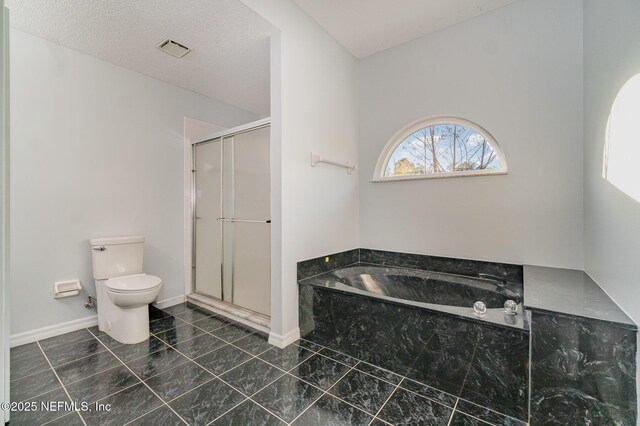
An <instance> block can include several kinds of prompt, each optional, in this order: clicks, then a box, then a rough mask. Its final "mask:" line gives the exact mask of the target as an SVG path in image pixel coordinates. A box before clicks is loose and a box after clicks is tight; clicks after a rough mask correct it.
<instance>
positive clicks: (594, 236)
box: [584, 0, 640, 323]
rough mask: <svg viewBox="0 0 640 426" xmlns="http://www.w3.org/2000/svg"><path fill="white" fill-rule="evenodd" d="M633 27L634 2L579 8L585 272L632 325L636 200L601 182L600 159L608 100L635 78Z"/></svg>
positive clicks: (639, 245) (639, 53)
mask: <svg viewBox="0 0 640 426" xmlns="http://www.w3.org/2000/svg"><path fill="white" fill-rule="evenodd" d="M638 22H640V2H638V1H636V0H617V1H615V2H601V1H597V0H586V1H585V3H584V136H585V144H584V210H585V227H584V230H585V269H586V271H587V272H588V273H589V275H591V277H593V279H594V280H596V281H597V282H598V284H600V286H602V287H603V288H604V290H605V291H607V293H608V294H609V295H610V296H611V297H612V298H613V299H614V300H615V301H616V302H617V303H618V304H619V305H620V306H621V307H622V308H623V309H624V310H625V311H626V312H627V313H628V314H629V316H630V317H631V318H633V319H634V320H635V321H636V323H638V322H640V303H638V300H640V282H639V281H638V280H639V278H638V277H639V276H640V263H638V260H639V259H638V257H639V255H640V201H638V200H634V199H633V198H631V197H630V196H628V195H627V194H625V193H624V192H622V191H621V190H619V189H618V188H616V187H615V186H614V185H612V184H611V183H609V182H608V181H607V180H605V179H603V177H602V156H603V152H604V151H603V150H604V142H605V129H606V125H607V119H608V118H609V112H610V111H611V107H612V104H613V101H614V99H615V98H616V95H617V94H618V91H619V90H620V89H621V88H622V86H623V85H624V84H625V83H626V82H627V80H629V79H630V78H631V77H633V76H634V75H636V74H639V73H640V25H638ZM636 114H638V115H639V116H640V112H638V111H636ZM636 143H638V139H637V137H636ZM636 176H639V175H638V174H636ZM635 184H636V185H640V180H636V182H635Z"/></svg>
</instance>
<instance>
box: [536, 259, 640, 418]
mask: <svg viewBox="0 0 640 426" xmlns="http://www.w3.org/2000/svg"><path fill="white" fill-rule="evenodd" d="M524 280H525V287H524V288H525V304H526V306H527V307H528V308H529V309H530V310H531V312H532V325H531V338H532V339H531V341H532V344H531V424H593V425H631V426H632V425H635V424H636V420H637V399H636V398H637V396H636V351H637V348H636V346H637V326H636V325H635V323H634V322H633V321H632V320H631V319H630V318H629V317H628V316H627V315H626V314H625V313H624V312H623V311H622V310H621V309H620V307H618V305H617V304H616V303H615V302H614V301H613V300H611V299H610V298H609V296H607V294H606V293H605V292H604V291H603V290H602V289H601V288H600V286H598V284H597V283H596V282H595V281H594V280H593V279H591V277H589V275H587V274H586V273H585V272H584V271H578V270H570V269H560V268H546V267H540V266H528V265H525V266H524Z"/></svg>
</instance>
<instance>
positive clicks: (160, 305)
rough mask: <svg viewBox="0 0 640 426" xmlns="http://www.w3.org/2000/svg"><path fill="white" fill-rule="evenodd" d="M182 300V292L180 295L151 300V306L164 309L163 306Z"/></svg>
mask: <svg viewBox="0 0 640 426" xmlns="http://www.w3.org/2000/svg"><path fill="white" fill-rule="evenodd" d="M184 301H185V296H184V294H182V295H180V296H176V297H170V298H168V299H164V300H158V301H156V302H153V306H155V307H156V308H158V309H164V308H168V307H169V306H173V305H179V304H180V303H183V302H184Z"/></svg>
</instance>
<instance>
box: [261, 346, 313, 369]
mask: <svg viewBox="0 0 640 426" xmlns="http://www.w3.org/2000/svg"><path fill="white" fill-rule="evenodd" d="M311 355H313V352H311V351H309V350H307V349H304V348H301V347H300V346H297V345H289V346H287V347H286V348H284V349H281V348H276V347H274V348H271V349H269V350H268V351H266V352H264V353H262V354H260V358H261V359H263V360H265V361H267V362H269V363H271V364H273V365H275V366H276V367H278V368H281V369H283V370H290V369H292V368H293V367H295V366H296V365H298V364H300V363H301V362H303V361H304V360H306V359H307V358H309V357H310V356H311Z"/></svg>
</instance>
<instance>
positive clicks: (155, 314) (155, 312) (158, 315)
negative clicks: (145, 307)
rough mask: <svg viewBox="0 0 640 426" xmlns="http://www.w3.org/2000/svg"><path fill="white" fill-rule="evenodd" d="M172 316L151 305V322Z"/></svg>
mask: <svg viewBox="0 0 640 426" xmlns="http://www.w3.org/2000/svg"><path fill="white" fill-rule="evenodd" d="M172 316H173V315H171V314H170V313H169V312H167V311H165V310H163V309H158V308H156V307H155V306H153V305H149V322H151V321H155V320H159V319H162V318H169V317H172Z"/></svg>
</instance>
